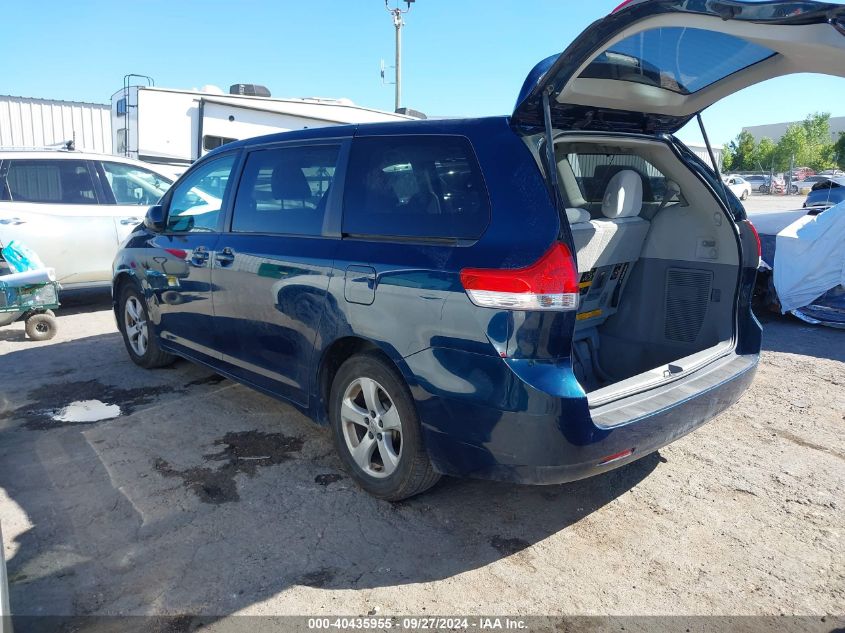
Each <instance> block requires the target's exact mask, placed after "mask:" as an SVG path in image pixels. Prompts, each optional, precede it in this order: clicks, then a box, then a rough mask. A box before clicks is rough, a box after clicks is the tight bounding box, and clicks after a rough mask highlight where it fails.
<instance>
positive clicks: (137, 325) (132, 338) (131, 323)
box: [123, 296, 148, 356]
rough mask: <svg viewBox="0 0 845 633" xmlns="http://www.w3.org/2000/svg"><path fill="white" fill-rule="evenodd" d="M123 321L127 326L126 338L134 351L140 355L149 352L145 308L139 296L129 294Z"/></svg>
mask: <svg viewBox="0 0 845 633" xmlns="http://www.w3.org/2000/svg"><path fill="white" fill-rule="evenodd" d="M123 322H124V324H125V327H126V338H127V339H128V341H129V346H130V347H131V348H132V351H133V352H135V353H136V354H137V355H138V356H143V355H144V354H145V353H146V352H147V343H148V340H147V337H148V334H147V320H146V319H145V318H144V308H143V307H142V306H141V302H140V301H138V298H137V297H134V296H129V297H127V298H126V304H125V306H124V308H123Z"/></svg>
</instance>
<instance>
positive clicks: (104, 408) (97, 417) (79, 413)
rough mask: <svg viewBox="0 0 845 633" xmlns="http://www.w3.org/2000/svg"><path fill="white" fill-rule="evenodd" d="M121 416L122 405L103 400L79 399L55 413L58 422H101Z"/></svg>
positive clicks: (53, 416)
mask: <svg viewBox="0 0 845 633" xmlns="http://www.w3.org/2000/svg"><path fill="white" fill-rule="evenodd" d="M118 416H120V407H119V406H117V405H116V404H106V403H105V402H102V401H101V400H77V401H76V402H71V403H70V404H69V405H67V406H66V407H64V408H62V409H59V410H57V411H56V412H55V413H53V415H52V418H53V419H54V420H56V421H57V422H77V423H78V422H100V421H101V420H112V419H114V418H116V417H118Z"/></svg>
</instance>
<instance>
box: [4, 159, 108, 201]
mask: <svg viewBox="0 0 845 633" xmlns="http://www.w3.org/2000/svg"><path fill="white" fill-rule="evenodd" d="M6 186H7V187H8V197H9V198H10V199H11V200H12V201H13V202H50V203H60V204H97V203H98V200H97V195H96V193H95V191H94V179H93V178H92V177H91V171H90V170H89V168H88V163H87V162H85V161H83V160H42V159H37V160H11V161H9V171H8V173H7V174H6Z"/></svg>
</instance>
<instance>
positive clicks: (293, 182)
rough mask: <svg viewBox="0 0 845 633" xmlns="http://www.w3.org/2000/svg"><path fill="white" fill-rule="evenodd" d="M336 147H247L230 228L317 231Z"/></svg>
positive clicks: (305, 233) (271, 231)
mask: <svg viewBox="0 0 845 633" xmlns="http://www.w3.org/2000/svg"><path fill="white" fill-rule="evenodd" d="M339 150H340V148H339V147H338V146H337V145H315V146H304V147H285V148H280V149H267V150H259V151H255V152H251V153H250V154H249V156H248V157H247V160H246V165H245V166H244V171H243V176H241V183H240V185H239V186H238V195H237V196H236V198H235V211H234V215H233V217H232V231H234V232H243V233H288V234H293V235H320V234H321V233H322V231H323V217H324V216H325V211H326V203H327V202H328V194H329V189H330V188H331V185H332V180H333V179H334V172H335V165H336V164H337V156H338V152H339Z"/></svg>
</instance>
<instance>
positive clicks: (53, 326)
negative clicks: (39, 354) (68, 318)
mask: <svg viewBox="0 0 845 633" xmlns="http://www.w3.org/2000/svg"><path fill="white" fill-rule="evenodd" d="M24 329H25V330H26V335H27V336H28V337H29V338H30V339H31V340H33V341H49V340H50V339H51V338H53V337H54V336H56V332H57V331H58V329H59V323H58V321H56V317H55V315H53V314H52V313H51V314H47V313H46V312H40V313H38V314H33V315H32V316H31V317H29V318H28V319H27V320H26V321H25V322H24Z"/></svg>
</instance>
